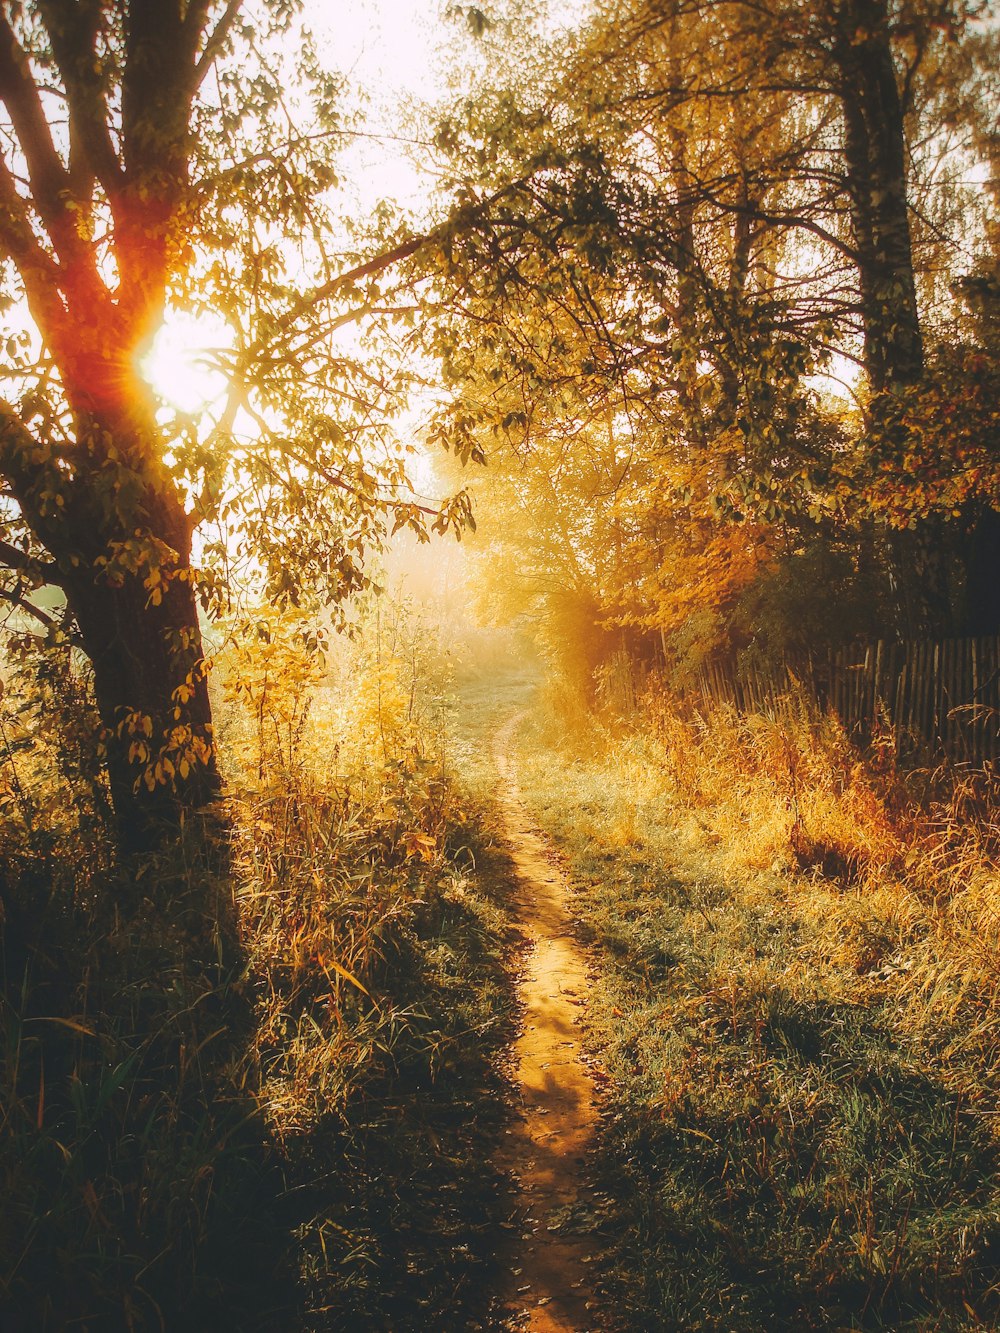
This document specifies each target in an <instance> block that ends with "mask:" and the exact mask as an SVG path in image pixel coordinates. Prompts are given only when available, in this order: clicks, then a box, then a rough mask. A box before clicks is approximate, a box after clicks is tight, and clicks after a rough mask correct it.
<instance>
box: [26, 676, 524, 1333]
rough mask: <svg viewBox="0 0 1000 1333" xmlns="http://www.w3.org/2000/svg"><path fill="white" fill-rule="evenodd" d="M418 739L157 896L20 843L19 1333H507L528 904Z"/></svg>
mask: <svg viewBox="0 0 1000 1333" xmlns="http://www.w3.org/2000/svg"><path fill="white" fill-rule="evenodd" d="M404 705H405V700H404ZM400 712H401V716H403V717H404V719H405V717H406V716H407V714H406V709H405V706H401V710H400ZM390 720H391V719H390V718H389V716H388V714H387V711H386V709H385V708H382V709H380V710H379V712H378V714H377V715H376V717H375V722H374V724H373V725H371V726H369V727H368V728H367V730H366V729H365V726H364V725H363V722H364V717H363V716H362V719H361V721H360V722H359V720H358V713H357V710H355V711H354V712H351V713H350V714H349V715H348V716H347V718H346V720H345V721H344V723H343V724H342V725H340V724H338V728H337V729H336V730H334V729H333V726H332V724H331V725H330V727H329V728H328V729H327V730H326V731H322V730H321V731H320V732H319V735H318V738H317V741H316V746H317V750H318V753H319V760H318V762H317V763H316V764H315V765H312V766H309V765H307V764H306V763H305V762H304V761H303V762H301V763H298V764H297V765H296V766H295V768H294V769H290V770H288V771H283V770H276V771H275V772H274V774H273V777H272V779H271V780H269V781H268V782H267V784H266V785H264V784H262V785H261V787H260V789H259V790H258V791H256V792H249V791H247V792H245V793H243V794H242V795H239V796H237V797H234V799H233V801H232V803H231V810H230V816H231V819H230V823H229V826H228V828H229V836H227V837H226V838H224V839H222V840H219V839H216V840H215V841H212V840H211V839H210V840H209V843H208V852H207V853H206V846H205V845H203V844H201V843H200V842H199V840H198V839H197V838H196V837H195V836H194V835H193V833H192V836H190V837H189V838H187V839H186V840H185V841H184V843H183V845H181V846H180V847H178V848H177V849H176V852H175V853H172V854H171V855H170V856H169V857H166V856H165V857H163V858H160V860H158V861H156V862H151V863H150V864H149V865H146V866H144V867H142V870H141V873H139V874H138V875H133V876H129V875H127V874H125V873H124V872H121V871H115V870H114V869H113V868H111V867H110V866H109V865H108V864H107V863H106V862H105V863H104V864H102V863H101V862H100V861H99V860H98V859H97V858H96V857H95V855H94V853H93V850H92V848H90V847H89V846H88V845H87V844H86V843H85V842H84V841H83V840H82V838H80V837H79V835H78V834H77V833H76V832H75V831H74V829H73V826H72V824H70V823H69V816H68V815H67V827H66V829H65V830H63V831H60V832H59V835H58V836H57V833H56V832H55V831H53V832H52V833H51V835H49V833H48V831H46V837H47V839H48V841H47V843H46V847H45V849H44V856H39V855H38V853H37V849H36V848H33V847H28V846H23V845H22V842H19V841H18V840H17V828H16V827H15V826H13V825H12V824H11V823H10V821H8V822H7V823H3V824H0V1198H2V1200H3V1207H2V1209H0V1326H2V1327H3V1329H4V1330H5V1331H6V1330H11V1333H20V1331H21V1330H24V1333H29V1330H30V1333H45V1330H56V1329H63V1328H70V1327H72V1328H80V1329H85V1330H86V1329H89V1330H92V1333H97V1330H100V1331H101V1333H112V1331H113V1330H114V1331H117V1330H123V1331H124V1330H126V1329H127V1330H129V1331H130V1333H139V1331H140V1330H159V1329H164V1328H166V1329H170V1330H181V1329H183V1330H185V1331H187V1330H190V1331H191V1333H221V1331H222V1330H239V1333H254V1331H255V1330H256V1331H257V1333H278V1330H280V1333H292V1331H293V1330H312V1331H314V1333H315V1331H318V1330H325V1329H330V1330H334V1329H336V1330H352V1331H353V1330H357V1333H379V1331H382V1330H385V1331H386V1333H389V1331H390V1330H391V1333H402V1331H403V1330H412V1331H413V1333H425V1330H431V1329H441V1330H446V1329H455V1330H459V1329H461V1330H470V1333H471V1330H475V1329H484V1330H485V1329H496V1328H498V1327H500V1326H501V1322H502V1312H501V1311H500V1310H498V1308H497V1301H496V1300H495V1299H494V1293H495V1292H497V1291H498V1290H499V1289H500V1285H501V1282H500V1277H499V1275H498V1273H497V1271H496V1266H497V1262H498V1261H497V1255H496V1237H497V1235H498V1233H499V1231H500V1229H502V1224H503V1222H504V1221H505V1220H506V1210H505V1204H504V1197H503V1180H502V1177H501V1176H500V1173H499V1172H498V1171H497V1170H496V1168H495V1167H494V1166H493V1160H494V1157H495V1153H496V1145H497V1140H498V1137H499V1135H500V1133H501V1132H502V1128H503V1126H504V1124H505V1123H506V1121H505V1116H506V1106H505V1101H504V1084H503V1080H502V1076H501V1071H500V1068H499V1063H500V1060H501V1056H502V1052H503V1051H504V1050H505V1049H506V1047H507V1044H508V1043H509V1041H510V1037H511V1030H512V1023H513V1016H512V1015H513V1006H514V994H513V970H512V967H511V958H510V954H511V950H512V943H511V939H510V935H509V930H508V925H507V918H506V915H505V910H504V905H503V901H504V895H505V891H506V886H505V884H504V883H503V882H502V878H499V879H497V878H491V876H490V874H489V873H488V872H487V870H486V869H485V866H483V868H480V869H479V870H478V872H477V871H476V870H475V869H474V868H473V860H474V859H475V860H476V861H477V863H481V861H482V858H479V857H478V856H476V855H475V849H476V848H477V847H478V844H479V842H481V841H483V839H484V837H485V835H480V833H479V831H478V830H479V818H480V812H479V810H478V809H477V808H470V805H469V803H468V801H466V800H463V799H461V798H460V797H459V796H458V794H457V792H456V790H455V787H454V784H453V783H452V782H451V780H450V778H449V776H448V772H447V770H446V769H443V768H442V767H441V765H440V763H439V761H438V759H437V757H436V756H435V754H434V753H433V748H434V747H433V745H432V742H431V741H429V740H427V739H426V738H425V737H424V736H423V735H422V734H421V733H417V732H415V731H414V730H413V729H412V728H404V727H403V726H402V724H400V726H399V727H398V728H397V730H396V731H390V729H389V723H390ZM352 747H353V748H352ZM331 755H338V756H339V761H338V762H339V764H340V769H339V771H338V770H336V769H334V768H333V765H332V763H331V760H330V756H331Z"/></svg>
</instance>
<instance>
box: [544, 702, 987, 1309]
mask: <svg viewBox="0 0 1000 1333" xmlns="http://www.w3.org/2000/svg"><path fill="white" fill-rule="evenodd" d="M569 711H570V710H569V709H568V708H567V706H566V704H565V702H564V701H562V700H556V701H555V702H553V701H552V700H551V699H550V700H549V701H548V702H547V703H546V702H543V704H542V705H541V706H540V707H539V708H538V709H537V710H536V712H535V715H534V718H533V720H532V721H531V722H530V723H529V725H528V726H526V727H525V728H524V729H523V730H522V735H521V742H520V744H521V753H520V764H521V770H520V771H521V784H522V790H523V792H524V795H525V797H526V799H528V800H529V801H530V802H531V803H532V805H533V806H534V808H535V810H536V812H537V815H538V818H539V820H540V821H541V823H542V825H543V827H544V828H545V829H546V831H547V832H548V833H549V834H550V836H551V837H552V838H553V839H554V841H555V842H556V844H557V845H558V846H559V848H560V849H561V851H562V853H563V855H564V856H565V859H566V861H567V864H568V868H569V870H570V872H571V874H572V876H573V878H574V879H575V881H576V884H577V897H576V901H575V904H574V911H575V913H576V914H577V915H578V918H579V929H580V933H581V936H582V938H583V939H584V940H585V941H586V942H587V943H588V945H589V946H590V948H591V950H592V954H593V959H594V963H595V971H596V974H597V976H598V977H599V980H597V981H596V982H595V985H594V988H593V990H592V992H591V995H590V1007H589V1024H590V1032H589V1037H590V1042H591V1046H592V1049H593V1050H594V1052H595V1053H596V1054H597V1055H598V1056H599V1059H600V1062H601V1064H602V1065H603V1067H604V1069H605V1071H606V1073H607V1078H608V1081H607V1083H606V1085H605V1087H604V1096H603V1115H602V1120H601V1125H600V1129H599V1136H598V1149H597V1160H596V1165H595V1170H596V1172H597V1176H598V1188H599V1191H600V1197H601V1198H602V1199H603V1205H602V1207H603V1210H604V1216H603V1219H602V1227H603V1233H604V1236H605V1242H606V1248H605V1253H604V1256H603V1261H602V1262H603V1267H602V1278H603V1283H604V1286H605V1289H606V1291H607V1292H608V1294H609V1297H610V1299H609V1300H608V1302H607V1304H608V1307H609V1308H613V1309H615V1310H617V1311H618V1312H620V1314H619V1318H620V1326H621V1328H622V1329H638V1328H642V1329H644V1330H645V1329H650V1330H652V1329H664V1330H667V1329H670V1330H675V1329H706V1330H707V1329H712V1330H718V1333H724V1331H726V1333H735V1331H736V1330H747V1331H748V1333H749V1331H750V1330H761V1331H763V1330H772V1329H778V1328H783V1329H789V1330H792V1329H795V1330H802V1329H884V1328H892V1329H910V1330H917V1329H920V1330H930V1329H935V1330H943V1329H986V1328H995V1327H996V1326H997V1323H998V1321H1000V1281H998V1279H1000V1173H998V1166H1000V1144H998V1140H997V1120H996V1107H997V1102H998V1093H1000V1066H998V1061H997V1052H998V1050H1000V967H998V964H1000V877H998V865H1000V861H998V835H1000V826H998V821H997V813H996V811H997V799H996V798H997V783H996V778H995V776H994V775H992V774H991V773H981V774H975V773H972V772H968V771H961V770H954V769H953V770H950V771H944V770H939V771H937V772H936V773H930V772H924V773H917V774H911V775H910V776H909V777H907V778H905V779H904V778H902V777H900V776H899V775H898V774H897V773H896V772H895V770H894V765H893V756H892V755H891V754H890V753H889V752H888V751H887V750H886V749H885V748H883V749H882V750H881V751H879V750H876V752H875V753H873V755H872V756H870V757H869V759H868V760H867V761H865V762H863V761H862V759H861V757H860V756H859V754H858V753H857V751H856V750H855V749H854V748H853V747H852V746H851V745H849V744H848V742H847V740H846V738H845V737H844V735H843V732H842V731H841V729H840V728H839V726H838V724H837V723H836V721H835V720H834V719H832V718H830V717H821V716H818V715H816V714H815V713H814V712H812V711H810V709H809V708H808V707H807V706H806V705H805V704H804V703H801V702H797V701H795V700H789V701H787V704H786V707H785V708H784V709H782V710H781V711H780V713H779V714H778V715H777V716H775V717H772V718H767V717H760V716H738V715H736V714H735V713H732V712H729V711H726V710H714V711H709V712H703V713H694V714H689V715H684V716H682V715H680V714H678V713H677V712H675V711H673V710H672V709H671V708H670V707H669V706H668V705H666V704H665V703H664V702H663V701H662V699H661V700H657V699H656V698H649V699H646V700H645V701H644V703H643V704H642V706H641V709H640V710H639V712H638V714H637V715H635V716H633V717H632V718H631V719H629V720H627V721H622V720H619V721H618V722H616V723H613V722H611V721H609V720H608V719H607V718H604V719H603V720H601V719H599V718H598V717H596V716H595V715H594V714H592V713H589V712H585V711H581V710H580V709H579V707H577V708H576V725H575V726H569V725H568V723H567V715H568V712H569Z"/></svg>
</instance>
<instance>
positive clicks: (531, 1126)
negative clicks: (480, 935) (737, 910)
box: [494, 714, 598, 1333]
mask: <svg viewBox="0 0 1000 1333" xmlns="http://www.w3.org/2000/svg"><path fill="white" fill-rule="evenodd" d="M521 716H522V715H521V714H518V715H517V716H515V717H513V718H511V720H510V721H509V722H507V723H506V724H505V725H504V726H503V727H502V728H501V729H500V730H499V731H498V732H497V735H496V740H495V743H494V754H495V757H496V764H497V769H498V772H499V774H500V780H501V790H500V793H499V798H500V805H501V809H502V811H503V818H504V830H505V833H506V835H507V839H508V841H509V843H510V848H511V853H512V856H513V859H514V864H515V866H516V868H517V874H518V890H517V898H516V905H517V915H518V923H519V925H520V927H521V929H522V930H523V932H524V935H525V938H526V940H527V941H528V946H529V947H528V950H527V953H526V956H525V961H524V973H523V976H522V978H521V982H520V996H521V1000H522V1003H523V1005H524V1027H523V1031H522V1033H521V1036H520V1037H519V1039H518V1041H517V1044H516V1047H515V1052H514V1055H515V1071H514V1076H515V1079H516V1080H517V1083H518V1094H519V1104H520V1111H521V1115H520V1116H519V1118H518V1122H517V1124H516V1126H515V1128H514V1129H513V1130H512V1132H511V1134H510V1138H509V1140H508V1144H507V1149H506V1152H505V1154H504V1161H503V1163H502V1165H504V1166H505V1167H507V1168H508V1169H509V1170H510V1171H511V1172H512V1173H513V1175H514V1177H515V1179H516V1181H517V1182H518V1195H517V1215H516V1220H517V1223H518V1225H519V1227H520V1235H521V1237H522V1239H521V1240H520V1242H519V1243H517V1245H516V1253H515V1258H514V1264H513V1267H514V1274H513V1277H512V1282H511V1304H512V1306H513V1308H514V1310H515V1311H516V1326H517V1327H518V1328H525V1329H530V1330H532V1333H570V1331H572V1333H586V1331H587V1330H594V1329H596V1328H597V1327H598V1320H597V1318H596V1314H595V1311H594V1300H593V1293H592V1291H591V1289H590V1287H589V1283H588V1272H587V1264H586V1262H585V1260H586V1258H587V1257H588V1255H589V1253H590V1249H591V1246H590V1245H589V1244H588V1243H587V1242H586V1240H585V1239H583V1240H581V1239H579V1238H578V1237H574V1236H573V1235H572V1233H571V1231H570V1230H569V1228H567V1229H566V1231H565V1232H563V1230H562V1229H561V1224H563V1223H565V1222H566V1221H567V1219H568V1218H569V1215H570V1212H571V1210H572V1209H573V1208H574V1207H575V1206H576V1205H578V1204H581V1203H583V1202H585V1200H584V1199H583V1198H582V1195H581V1187H580V1159H581V1157H582V1156H583V1154H584V1152H585V1151H586V1149H587V1147H588V1145H589V1143H590V1140H591V1137H592V1134H593V1125H594V1118H595V1109H594V1084H593V1080H592V1078H591V1076H590V1073H589V1071H588V1069H587V1066H586V1065H585V1064H584V1062H583V1060H582V1058H581V1046H580V1031H579V1021H580V1014H581V1007H582V1006H583V1004H584V1002H585V996H586V993H587V966H586V961H585V959H584V956H583V954H582V952H581V950H580V948H579V946H578V945H577V944H576V942H575V940H574V938H573V934H572V928H571V923H570V919H569V916H568V914H567V910H566V895H567V890H566V884H565V881H564V879H563V877H562V875H561V874H560V871H559V868H558V866H557V865H556V864H555V861H554V858H553V857H552V854H551V852H550V850H549V848H548V845H547V843H546V842H545V840H544V838H543V837H542V836H541V835H540V834H539V833H538V832H537V831H536V830H535V829H534V828H532V825H531V820H530V818H529V816H528V814H527V813H526V811H525V809H524V807H523V805H522V804H521V799H520V793H519V790H518V785H517V778H516V775H515V771H514V766H513V762H512V760H511V757H510V749H511V738H512V736H513V734H514V731H515V730H516V728H517V726H518V723H519V722H520V721H521ZM554 1228H555V1229H554ZM518 1270H519V1271H518Z"/></svg>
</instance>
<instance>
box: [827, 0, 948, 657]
mask: <svg viewBox="0 0 1000 1333" xmlns="http://www.w3.org/2000/svg"><path fill="white" fill-rule="evenodd" d="M839 24H840V27H839V32H838V40H837V43H836V45H835V50H834V61H835V64H836V66H837V69H838V71H839V76H840V100H841V104H842V108H843V116H844V156H845V162H846V167H847V189H848V197H849V200H850V213H851V223H852V228H853V231H854V243H855V249H856V251H857V256H858V260H857V262H858V287H859V296H860V308H861V322H862V328H863V332H864V364H865V370H866V372H867V375H868V383H869V386H870V388H871V391H872V396H873V401H872V408H871V421H870V428H871V430H872V433H873V434H874V435H875V437H876V438H878V437H879V436H880V435H884V434H885V433H886V432H887V431H889V430H890V429H891V425H892V417H893V414H894V413H893V404H892V402H891V395H893V394H895V393H898V392H899V391H900V390H904V389H906V388H908V387H909V386H911V385H914V384H917V383H919V381H920V379H921V378H922V376H923V370H924V349H923V339H922V336H921V330H920V316H919V311H918V309H917V289H916V282H915V279H914V273H913V251H912V244H911V238H910V220H909V213H908V204H907V190H906V136H905V126H904V115H903V106H902V102H901V99H900V95H899V87H898V84H897V81H896V68H895V63H894V60H893V53H892V45H891V41H890V30H889V20H888V10H887V6H886V3H885V0H848V2H847V3H846V4H845V5H843V7H842V8H841V9H840V11H839ZM944 538H945V534H944V527H943V523H942V521H941V520H940V519H925V520H922V521H921V522H920V523H919V524H918V525H917V526H916V527H915V528H910V529H907V530H905V531H897V532H892V533H891V534H889V538H888V541H887V543H886V546H887V555H888V561H889V570H888V573H889V579H890V583H891V586H892V588H893V593H894V597H895V604H896V606H895V624H894V625H893V629H894V630H895V633H896V634H897V635H898V636H899V637H902V638H921V637H928V636H937V637H941V636H944V635H946V634H948V633H950V632H952V630H953V622H952V610H951V595H950V588H949V579H948V562H947V552H946V549H945V540H944Z"/></svg>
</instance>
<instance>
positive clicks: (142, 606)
mask: <svg viewBox="0 0 1000 1333" xmlns="http://www.w3.org/2000/svg"><path fill="white" fill-rule="evenodd" d="M143 508H144V510H145V514H146V518H147V523H148V528H147V532H145V533H143V538H145V537H147V536H149V537H151V538H153V539H155V540H156V541H157V542H159V543H162V544H163V548H167V549H169V551H170V552H171V553H172V554H171V558H165V560H164V563H163V564H162V565H161V566H160V567H159V577H158V578H157V577H156V575H154V574H152V570H153V569H155V568H156V566H155V565H153V566H147V565H142V566H141V567H140V568H139V569H137V570H135V571H129V570H126V569H124V568H119V567H118V566H116V565H115V564H114V563H113V562H112V564H110V565H109V566H107V568H106V571H105V572H103V573H102V572H98V573H97V574H96V576H95V572H94V566H93V564H90V565H89V566H84V567H82V570H81V572H80V573H79V574H78V575H77V574H75V573H73V574H71V575H70V576H68V577H67V579H66V583H65V586H66V591H67V597H68V599H69V602H70V606H71V607H72V609H73V611H74V613H75V615H76V619H77V623H78V625H79V628H80V633H81V636H82V639H83V646H84V650H85V651H86V653H87V655H88V657H89V658H90V660H91V662H92V664H93V670H94V690H95V695H96V701H97V706H98V710H99V712H100V717H101V722H102V724H103V727H104V730H105V743H106V746H107V765H108V776H109V781H110V785H111V794H112V799H113V801H114V807H115V816H116V821H117V827H118V840H119V845H120V847H121V849H122V851H123V852H125V853H126V854H132V853H141V852H147V851H150V850H153V849H155V848H156V847H158V846H159V845H161V844H162V843H163V841H164V840H165V839H166V838H169V837H170V836H171V834H173V833H175V832H176V831H177V829H178V828H179V826H180V824H181V822H182V820H183V817H184V813H185V811H190V810H192V809H196V808H198V807H200V806H204V805H205V804H207V803H208V802H210V801H212V800H213V799H215V798H216V797H217V796H218V794H219V791H220V781H219V772H218V767H217V764H216V755H215V748H214V744H213V737H212V711H211V703H210V700H209V695H208V683H207V679H206V672H205V668H204V653H203V648H202V638H201V628H200V625H199V621H198V607H197V600H196V596H195V590H194V587H193V584H192V581H191V577H190V575H191V565H190V537H189V530H188V526H187V520H186V517H185V515H184V512H183V510H182V509H181V507H180V505H179V504H178V503H177V502H176V501H173V500H172V498H169V497H168V498H164V497H162V496H161V497H160V498H159V500H157V498H156V497H155V496H153V495H150V496H147V498H146V501H145V504H144V506H143ZM160 549H162V548H160ZM151 582H152V586H150V583H151Z"/></svg>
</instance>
